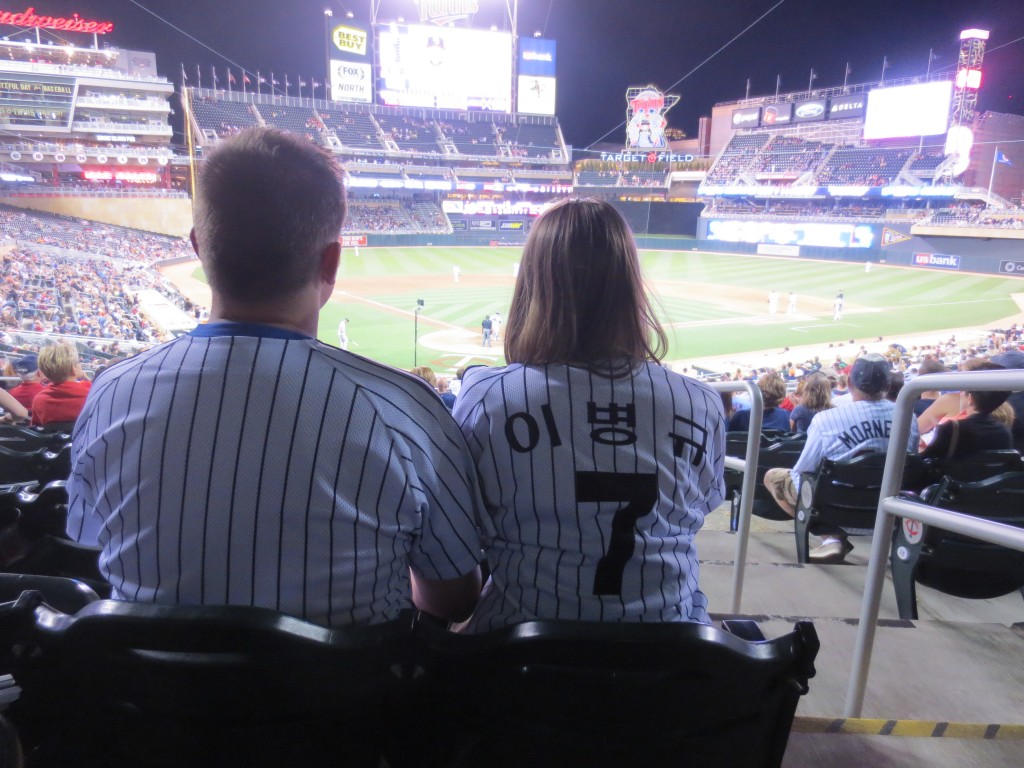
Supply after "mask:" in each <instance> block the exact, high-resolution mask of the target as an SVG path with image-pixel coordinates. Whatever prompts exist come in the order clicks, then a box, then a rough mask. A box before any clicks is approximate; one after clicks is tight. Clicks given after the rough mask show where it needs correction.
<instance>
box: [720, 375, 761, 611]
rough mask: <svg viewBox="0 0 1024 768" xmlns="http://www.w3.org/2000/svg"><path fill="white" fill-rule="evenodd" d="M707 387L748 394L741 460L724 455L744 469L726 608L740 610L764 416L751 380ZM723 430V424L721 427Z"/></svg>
mask: <svg viewBox="0 0 1024 768" xmlns="http://www.w3.org/2000/svg"><path fill="white" fill-rule="evenodd" d="M708 386H710V387H711V388H712V389H714V390H715V391H716V392H719V393H721V392H746V393H747V395H748V396H749V397H750V426H749V427H748V430H749V431H748V433H747V451H746V455H745V456H744V458H742V459H737V458H735V457H734V456H726V457H725V466H727V467H729V468H730V469H738V470H740V471H741V472H743V485H742V488H741V490H740V494H741V496H740V508H739V520H738V522H737V526H736V562H735V564H734V566H733V576H732V601H731V603H730V607H729V610H730V612H732V613H739V612H740V602H741V601H742V599H743V579H744V577H745V575H746V569H747V542H748V541H749V539H750V516H751V514H752V510H753V507H754V483H755V481H756V479H757V458H758V454H759V453H760V450H761V423H762V421H763V419H764V398H763V397H761V390H760V389H758V387H757V384H756V383H755V382H753V381H714V382H709V383H708ZM723 429H724V426H723Z"/></svg>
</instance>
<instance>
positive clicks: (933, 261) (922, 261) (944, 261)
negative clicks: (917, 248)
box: [913, 253, 960, 269]
mask: <svg viewBox="0 0 1024 768" xmlns="http://www.w3.org/2000/svg"><path fill="white" fill-rule="evenodd" d="M913 264H914V266H915V267H935V268H937V269H960V257H959V256H944V255H942V254H940V253H915V254H914V261H913Z"/></svg>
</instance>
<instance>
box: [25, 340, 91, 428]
mask: <svg viewBox="0 0 1024 768" xmlns="http://www.w3.org/2000/svg"><path fill="white" fill-rule="evenodd" d="M39 370H40V371H42V373H43V375H44V376H45V377H46V378H48V379H49V380H50V386H48V387H44V388H43V391H42V392H40V393H39V394H38V395H36V397H35V399H34V400H33V401H32V423H33V424H34V425H38V426H43V427H47V426H52V425H55V424H60V425H62V426H65V425H66V426H70V425H71V424H73V423H74V422H75V420H76V419H77V418H78V414H79V413H81V412H82V406H83V405H85V396H86V395H87V394H89V387H90V386H91V382H89V381H88V380H84V381H79V380H78V379H81V378H83V373H82V368H81V366H80V365H79V364H78V353H77V352H75V350H74V349H73V348H71V347H70V346H68V345H66V344H53V345H51V346H48V347H43V349H42V350H41V351H40V352H39Z"/></svg>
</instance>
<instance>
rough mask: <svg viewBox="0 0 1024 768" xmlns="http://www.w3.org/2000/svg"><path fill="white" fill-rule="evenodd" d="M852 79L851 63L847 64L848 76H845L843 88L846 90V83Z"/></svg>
mask: <svg viewBox="0 0 1024 768" xmlns="http://www.w3.org/2000/svg"><path fill="white" fill-rule="evenodd" d="M849 79H850V62H846V74H844V75H843V88H846V83H847V81H848V80H849Z"/></svg>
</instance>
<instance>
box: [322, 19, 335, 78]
mask: <svg viewBox="0 0 1024 768" xmlns="http://www.w3.org/2000/svg"><path fill="white" fill-rule="evenodd" d="M332 16H334V11H332V10H331V9H330V8H324V92H325V93H330V92H331V22H330V19H331V17H332Z"/></svg>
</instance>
